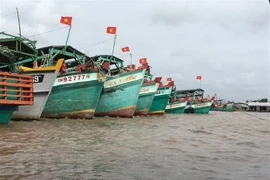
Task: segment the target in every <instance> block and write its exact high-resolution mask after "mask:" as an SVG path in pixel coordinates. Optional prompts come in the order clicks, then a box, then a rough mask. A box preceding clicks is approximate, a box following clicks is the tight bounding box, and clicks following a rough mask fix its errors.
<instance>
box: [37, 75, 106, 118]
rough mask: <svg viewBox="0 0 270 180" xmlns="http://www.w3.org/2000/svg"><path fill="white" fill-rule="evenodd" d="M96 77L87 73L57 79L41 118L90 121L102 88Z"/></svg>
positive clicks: (62, 76)
mask: <svg viewBox="0 0 270 180" xmlns="http://www.w3.org/2000/svg"><path fill="white" fill-rule="evenodd" d="M98 76H99V75H98V72H97V71H89V72H81V73H73V74H64V75H61V76H59V77H57V79H56V80H55V83H54V86H53V89H52V92H51V94H50V97H49V99H48V101H47V103H46V105H45V108H44V110H43V113H42V117H46V118H85V119H92V118H93V116H94V113H95V110H96V107H97V104H98V100H99V97H100V94H101V90H102V87H103V82H99V80H98Z"/></svg>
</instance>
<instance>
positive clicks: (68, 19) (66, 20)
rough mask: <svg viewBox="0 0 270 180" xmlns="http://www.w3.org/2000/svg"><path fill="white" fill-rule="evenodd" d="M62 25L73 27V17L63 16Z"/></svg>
mask: <svg viewBox="0 0 270 180" xmlns="http://www.w3.org/2000/svg"><path fill="white" fill-rule="evenodd" d="M60 23H62V24H66V25H69V26H71V23H72V17H70V16H61V19H60Z"/></svg>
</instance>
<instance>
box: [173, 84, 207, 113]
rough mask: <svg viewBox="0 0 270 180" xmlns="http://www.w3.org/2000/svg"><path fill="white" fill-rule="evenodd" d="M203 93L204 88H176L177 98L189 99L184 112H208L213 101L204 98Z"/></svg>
mask: <svg viewBox="0 0 270 180" xmlns="http://www.w3.org/2000/svg"><path fill="white" fill-rule="evenodd" d="M203 95H204V90H203V89H187V90H176V98H184V99H186V100H187V105H186V107H185V111H184V113H192V114H193V113H195V114H208V113H209V111H210V108H211V106H212V102H211V100H209V99H207V98H203Z"/></svg>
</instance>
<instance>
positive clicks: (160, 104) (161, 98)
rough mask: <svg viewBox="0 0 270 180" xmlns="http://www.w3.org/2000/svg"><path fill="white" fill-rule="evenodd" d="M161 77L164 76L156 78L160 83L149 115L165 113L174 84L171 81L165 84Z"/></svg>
mask: <svg viewBox="0 0 270 180" xmlns="http://www.w3.org/2000/svg"><path fill="white" fill-rule="evenodd" d="M161 79H162V77H156V78H155V80H154V81H155V82H157V83H159V87H158V89H157V91H156V94H155V97H154V100H153V102H152V105H151V107H150V109H149V113H148V115H163V114H164V113H165V109H166V106H167V103H168V100H169V97H170V95H171V92H172V86H173V84H172V83H171V82H169V83H168V84H167V85H163V83H162V82H161Z"/></svg>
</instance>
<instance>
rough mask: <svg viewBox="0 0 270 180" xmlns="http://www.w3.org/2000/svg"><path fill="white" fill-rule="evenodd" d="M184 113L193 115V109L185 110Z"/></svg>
mask: <svg viewBox="0 0 270 180" xmlns="http://www.w3.org/2000/svg"><path fill="white" fill-rule="evenodd" d="M186 112H187V113H189V114H193V113H194V109H193V108H192V107H189V108H187V109H186Z"/></svg>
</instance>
